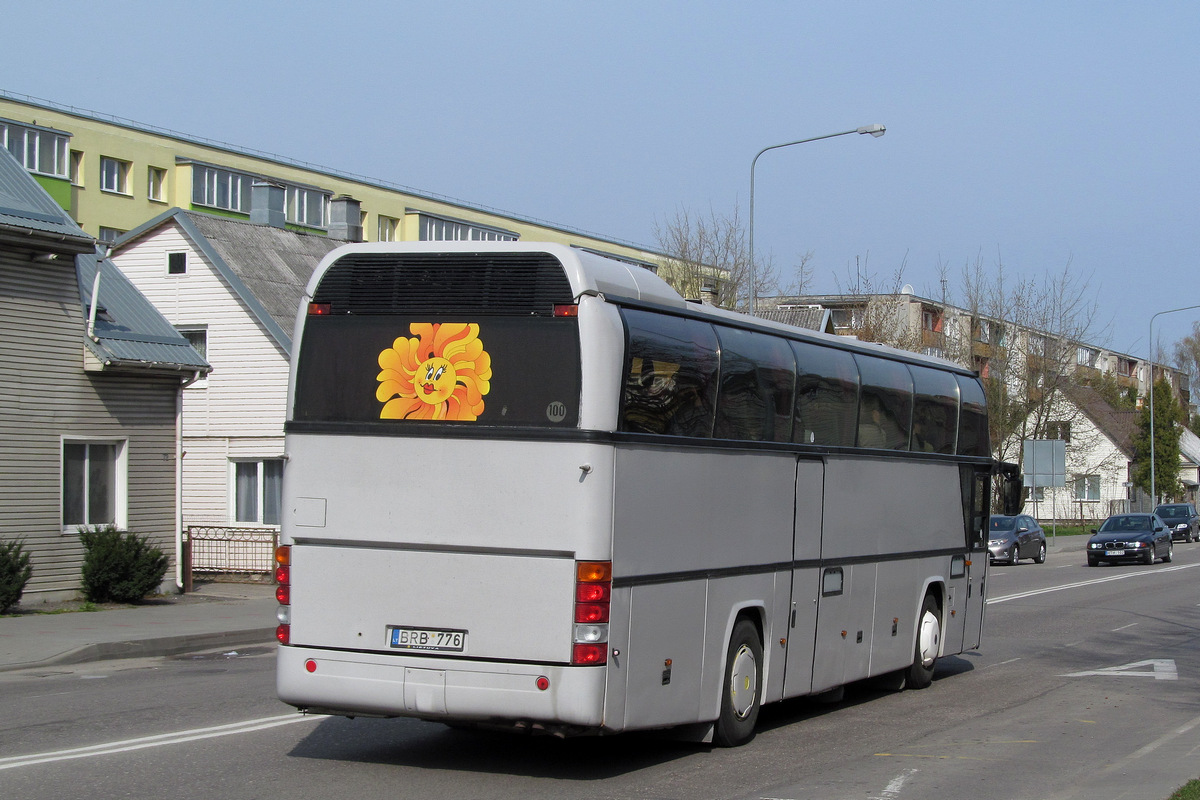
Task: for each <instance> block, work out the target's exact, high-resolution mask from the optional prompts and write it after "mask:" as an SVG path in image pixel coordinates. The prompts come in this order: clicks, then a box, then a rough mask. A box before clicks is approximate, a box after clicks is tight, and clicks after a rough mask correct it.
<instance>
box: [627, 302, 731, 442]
mask: <svg viewBox="0 0 1200 800" xmlns="http://www.w3.org/2000/svg"><path fill="white" fill-rule="evenodd" d="M621 316H622V318H623V319H624V320H625V325H626V329H627V331H628V349H627V353H626V363H627V364H628V365H629V366H628V370H627V372H626V378H625V390H624V393H623V395H624V396H623V398H622V403H621V426H620V427H621V430H623V431H631V432H635V433H656V434H666V435H670V436H689V437H699V438H708V437H710V436H712V428H713V408H714V406H715V401H716V392H717V366H718V360H717V337H716V334H714V333H713V330H712V327H711V326H710V325H708V324H707V323H704V322H698V321H695V320H687V319H683V318H681V317H671V316H667V315H664V314H651V313H647V312H644V311H636V310H633V309H622V311H621Z"/></svg>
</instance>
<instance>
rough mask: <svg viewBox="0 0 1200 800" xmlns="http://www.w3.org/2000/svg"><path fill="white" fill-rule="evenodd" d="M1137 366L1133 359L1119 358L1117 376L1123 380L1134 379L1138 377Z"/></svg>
mask: <svg viewBox="0 0 1200 800" xmlns="http://www.w3.org/2000/svg"><path fill="white" fill-rule="evenodd" d="M1137 364H1138V362H1136V361H1134V360H1133V359H1131V358H1122V357H1121V356H1117V374H1118V375H1120V376H1121V377H1123V378H1132V377H1135V376H1136V375H1137Z"/></svg>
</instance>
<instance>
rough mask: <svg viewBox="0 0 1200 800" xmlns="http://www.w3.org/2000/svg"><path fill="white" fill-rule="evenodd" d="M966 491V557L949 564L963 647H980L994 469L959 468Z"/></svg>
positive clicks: (963, 487) (959, 557)
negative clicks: (956, 592)
mask: <svg viewBox="0 0 1200 800" xmlns="http://www.w3.org/2000/svg"><path fill="white" fill-rule="evenodd" d="M960 469H961V470H962V473H961V483H962V490H963V522H964V526H965V533H966V544H967V554H966V556H954V557H953V558H952V561H951V564H950V586H952V587H957V590H958V592H960V593H961V596H960V597H957V598H955V600H956V603H955V605H956V606H957V607H958V609H960V611H959V613H960V614H961V615H962V617H963V620H962V636H963V638H962V649H963V650H964V651H965V650H973V649H975V648H976V647H979V642H980V638H981V636H982V631H983V610H984V603H985V602H986V600H987V598H986V596H985V595H986V591H985V585H984V582H985V579H986V577H987V567H988V551H987V531H988V510H989V508H990V506H991V503H990V500H991V486H992V477H991V468H990V467H969V466H963V467H961V468H960ZM947 650H948V649H947Z"/></svg>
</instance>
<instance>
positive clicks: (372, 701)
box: [275, 645, 606, 728]
mask: <svg viewBox="0 0 1200 800" xmlns="http://www.w3.org/2000/svg"><path fill="white" fill-rule="evenodd" d="M605 678H606V668H605V667H603V666H600V667H570V666H561V665H548V664H514V663H503V662H479V661H471V662H464V661H461V660H455V659H447V658H426V657H415V656H394V655H388V654H379V653H349V652H343V651H332V650H322V649H318V648H307V647H296V646H289V645H281V646H279V648H278V660H277V668H276V674H275V685H276V690H277V691H278V694H279V699H280V700H282V701H283V702H285V703H288V704H290V705H293V706H296V707H297V708H300V709H302V710H305V709H307V710H311V711H314V712H319V713H335V714H345V715H347V716H355V715H363V716H400V717H421V718H423V719H432V720H445V721H447V722H449V721H464V722H472V721H474V722H506V723H542V724H544V725H547V726H572V727H581V728H601V727H603V724H604V686H605ZM539 679H544V681H540V680H539ZM543 685H544V686H545V688H542V686H543Z"/></svg>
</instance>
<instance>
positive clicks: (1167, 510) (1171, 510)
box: [1154, 506, 1187, 519]
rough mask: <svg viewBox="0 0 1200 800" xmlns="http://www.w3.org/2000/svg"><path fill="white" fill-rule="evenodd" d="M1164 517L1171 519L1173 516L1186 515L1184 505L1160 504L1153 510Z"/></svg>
mask: <svg viewBox="0 0 1200 800" xmlns="http://www.w3.org/2000/svg"><path fill="white" fill-rule="evenodd" d="M1154 513H1155V514H1158V515H1159V516H1160V517H1163V518H1164V519H1173V518H1175V517H1186V516H1187V507H1186V506H1160V507H1159V508H1158V509H1157V510H1156V511H1155V512H1154Z"/></svg>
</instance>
